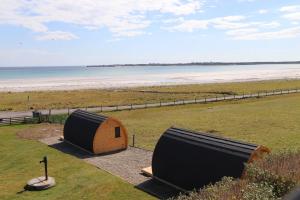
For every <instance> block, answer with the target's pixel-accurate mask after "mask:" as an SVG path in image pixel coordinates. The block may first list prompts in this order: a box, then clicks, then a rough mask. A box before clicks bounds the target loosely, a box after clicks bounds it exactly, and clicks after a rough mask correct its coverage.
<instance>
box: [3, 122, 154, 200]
mask: <svg viewBox="0 0 300 200" xmlns="http://www.w3.org/2000/svg"><path fill="white" fill-rule="evenodd" d="M26 127H28V126H16V127H1V128H0V199H1V200H6V199H28V200H31V199H47V200H48V199H51V200H53V199H70V200H74V199H78V200H79V199H118V200H119V199H122V200H123V199H128V200H132V199H153V198H152V197H151V196H149V195H147V194H146V193H144V192H141V191H139V190H137V189H135V188H134V186H132V185H130V184H129V183H126V182H124V181H122V180H121V179H120V178H118V177H115V176H113V175H111V174H109V173H107V172H105V171H102V170H100V169H98V168H96V167H94V166H92V165H89V164H87V163H85V162H83V161H81V160H79V159H77V158H75V157H72V156H70V155H67V154H63V153H61V152H59V151H57V150H55V149H52V148H50V147H47V146H46V145H44V144H42V143H40V142H37V141H29V140H22V139H19V138H17V137H16V135H15V133H16V131H17V130H19V129H22V128H26ZM44 155H47V156H48V160H49V173H50V175H51V176H53V177H55V179H56V182H57V185H56V186H55V187H54V188H51V189H50V190H46V191H40V192H28V191H26V192H23V193H19V194H18V192H20V191H22V190H23V186H24V185H25V183H26V182H27V180H29V179H31V178H33V177H37V176H40V175H43V173H44V172H43V165H41V164H39V161H40V160H41V159H42V157H43V156H44Z"/></svg>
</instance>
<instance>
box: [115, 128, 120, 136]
mask: <svg viewBox="0 0 300 200" xmlns="http://www.w3.org/2000/svg"><path fill="white" fill-rule="evenodd" d="M120 137H121V127H120V126H117V127H115V138H120Z"/></svg>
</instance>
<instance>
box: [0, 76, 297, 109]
mask: <svg viewBox="0 0 300 200" xmlns="http://www.w3.org/2000/svg"><path fill="white" fill-rule="evenodd" d="M292 88H300V80H274V81H258V82H239V83H213V84H194V85H175V86H153V87H136V88H123V89H107V90H104V89H98V90H96V89H93V90H73V91H72V90H71V91H32V92H1V93H0V97H1V98H0V111H11V110H12V111H24V110H29V109H54V108H78V107H95V106H101V105H103V106H107V105H128V104H144V103H151V102H159V101H164V102H166V101H173V100H175V99H176V100H183V99H185V100H187V99H194V98H204V97H215V96H223V95H233V94H243V93H255V92H259V91H271V90H280V89H292Z"/></svg>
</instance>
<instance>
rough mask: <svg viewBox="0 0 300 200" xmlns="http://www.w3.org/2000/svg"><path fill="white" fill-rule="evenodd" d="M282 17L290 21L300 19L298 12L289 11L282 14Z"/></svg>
mask: <svg viewBox="0 0 300 200" xmlns="http://www.w3.org/2000/svg"><path fill="white" fill-rule="evenodd" d="M283 17H284V18H286V19H288V20H291V21H300V12H294V13H289V14H286V15H283Z"/></svg>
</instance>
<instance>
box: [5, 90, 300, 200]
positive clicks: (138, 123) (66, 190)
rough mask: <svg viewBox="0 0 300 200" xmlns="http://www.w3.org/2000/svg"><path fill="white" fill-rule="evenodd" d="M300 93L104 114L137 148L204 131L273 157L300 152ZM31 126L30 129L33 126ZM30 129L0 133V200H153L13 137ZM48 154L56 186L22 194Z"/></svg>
mask: <svg viewBox="0 0 300 200" xmlns="http://www.w3.org/2000/svg"><path fill="white" fill-rule="evenodd" d="M299 102H300V94H290V95H285V96H272V97H266V98H260V99H248V100H243V101H226V102H218V103H209V104H197V105H183V106H171V107H162V108H151V109H141V110H132V111H120V112H110V113H105V114H106V115H112V116H114V117H117V118H119V119H120V120H122V122H123V123H124V124H125V125H126V127H127V128H128V130H129V132H130V137H131V135H132V134H133V133H134V134H135V135H136V143H137V145H138V146H140V147H144V148H147V149H153V148H154V146H155V144H156V142H157V140H158V138H159V137H160V135H161V134H162V133H163V132H164V130H165V129H167V128H169V127H170V126H172V125H175V126H178V127H184V128H188V129H194V130H199V131H208V132H212V133H214V134H218V135H223V136H226V137H230V138H234V139H239V140H243V141H247V142H253V143H256V144H262V145H265V146H268V147H270V148H271V149H272V150H273V152H277V151H280V150H283V149H289V150H295V149H300V134H299V133H300V123H299V122H300V115H299V113H300V103H299ZM32 126H33V125H32ZM28 127H30V126H15V127H1V128H0V155H1V156H0V199H1V200H2V199H62V198H64V199H125V200H126V199H134V198H135V199H151V198H152V197H150V196H149V195H147V194H145V193H143V192H141V191H139V190H136V189H135V188H134V187H133V186H132V185H130V184H128V183H125V182H124V181H122V180H121V179H119V178H117V177H115V176H113V175H110V174H108V173H106V172H104V171H102V170H99V169H97V168H95V167H93V166H91V165H89V164H87V163H85V162H83V161H81V160H79V159H77V158H74V157H72V156H69V155H66V154H62V153H61V152H59V151H57V150H55V149H52V148H49V147H47V146H46V145H44V144H41V143H39V142H37V141H30V140H24V139H19V138H17V137H16V135H15V133H16V132H17V131H18V130H20V129H23V128H28ZM44 155H47V156H48V158H49V161H50V166H49V171H50V175H51V176H54V177H55V178H56V180H57V182H58V184H57V186H56V187H55V188H53V189H51V190H48V191H44V192H23V193H19V194H18V192H20V191H22V188H23V186H24V184H25V183H26V181H27V180H28V179H30V178H32V177H36V176H39V175H41V174H42V173H43V168H42V166H41V165H40V164H39V163H38V161H39V160H40V159H41V158H42V157H43V156H44Z"/></svg>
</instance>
